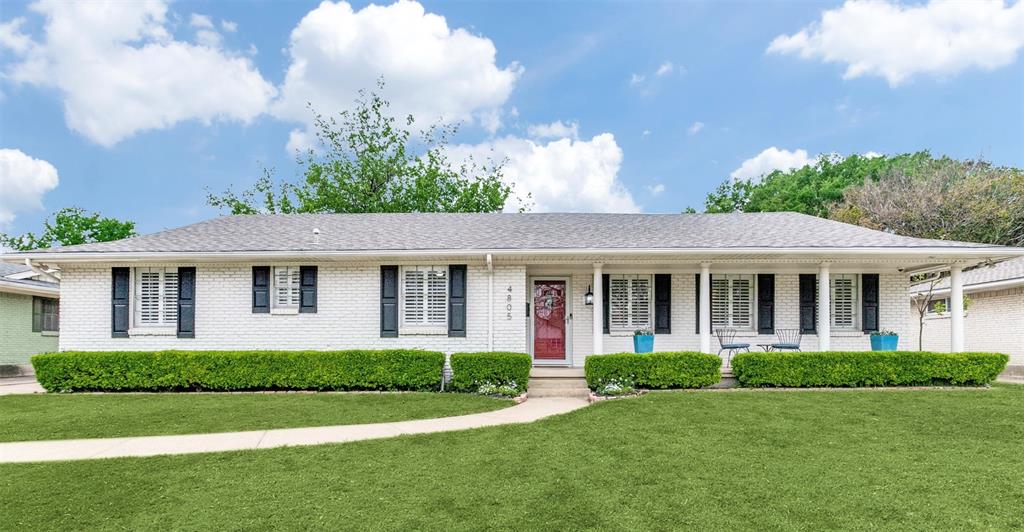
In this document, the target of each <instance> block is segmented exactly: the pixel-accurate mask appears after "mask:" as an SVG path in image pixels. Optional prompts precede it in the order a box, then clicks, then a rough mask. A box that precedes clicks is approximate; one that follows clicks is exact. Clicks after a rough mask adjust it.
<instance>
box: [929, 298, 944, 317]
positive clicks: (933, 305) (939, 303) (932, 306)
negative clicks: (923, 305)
mask: <svg viewBox="0 0 1024 532" xmlns="http://www.w3.org/2000/svg"><path fill="white" fill-rule="evenodd" d="M946 312H949V298H948V297H940V298H936V299H933V300H931V301H929V302H928V314H945V313H946Z"/></svg>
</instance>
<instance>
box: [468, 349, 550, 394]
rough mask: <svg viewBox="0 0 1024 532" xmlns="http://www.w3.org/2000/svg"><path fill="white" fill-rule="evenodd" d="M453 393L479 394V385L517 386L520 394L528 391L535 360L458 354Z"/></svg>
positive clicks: (505, 355) (501, 354) (497, 354)
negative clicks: (513, 384)
mask: <svg viewBox="0 0 1024 532" xmlns="http://www.w3.org/2000/svg"><path fill="white" fill-rule="evenodd" d="M451 365H452V381H451V387H452V390H455V391H457V392H476V391H477V390H478V389H479V388H480V385H481V384H483V383H485V382H489V383H491V384H495V385H501V384H511V383H513V382H514V383H515V385H516V388H518V389H519V391H521V392H522V391H526V385H527V383H528V382H529V380H530V368H531V367H532V366H533V360H531V359H530V355H527V354H525V353H505V352H497V351H496V352H483V353H455V354H453V355H452V358H451Z"/></svg>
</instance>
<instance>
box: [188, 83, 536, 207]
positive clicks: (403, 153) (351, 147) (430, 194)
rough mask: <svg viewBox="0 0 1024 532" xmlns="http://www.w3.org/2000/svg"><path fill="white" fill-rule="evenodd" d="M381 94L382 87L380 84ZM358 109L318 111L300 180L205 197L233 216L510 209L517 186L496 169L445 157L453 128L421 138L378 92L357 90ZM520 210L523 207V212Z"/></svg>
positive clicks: (261, 182)
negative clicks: (316, 145) (312, 143)
mask: <svg viewBox="0 0 1024 532" xmlns="http://www.w3.org/2000/svg"><path fill="white" fill-rule="evenodd" d="M378 88H380V89H383V88H384V84H383V82H378ZM355 104H356V105H355V107H354V108H353V109H351V110H345V111H342V112H341V113H340V114H339V117H338V119H335V118H333V117H332V118H325V117H323V116H322V115H320V114H317V113H316V112H315V111H312V109H311V111H312V112H313V115H314V124H315V127H316V130H317V133H316V137H317V141H318V143H319V145H320V147H321V148H322V149H320V150H312V149H311V150H308V151H307V152H306V153H305V154H304V158H303V157H300V160H299V164H300V166H301V167H303V170H302V174H303V177H302V179H300V180H299V181H298V182H295V183H292V182H282V183H280V184H276V185H275V183H274V179H273V172H272V171H270V170H266V169H265V170H264V173H263V176H262V177H260V178H259V179H258V180H257V182H256V184H255V186H254V187H253V188H252V189H249V190H246V191H243V192H242V193H241V194H235V193H234V192H232V191H231V190H230V189H228V190H227V191H226V192H224V194H221V195H215V194H212V193H209V191H208V192H207V201H208V203H209V204H210V205H213V206H215V207H218V208H221V209H226V210H228V211H230V212H231V213H232V214H255V213H260V212H271V213H274V212H281V213H361V212H494V211H500V210H502V209H503V208H504V207H505V202H506V200H508V198H509V196H510V195H511V194H512V191H513V190H512V186H511V185H508V184H506V183H505V182H504V181H503V180H502V173H501V172H502V167H503V165H504V162H502V163H499V164H493V163H490V164H484V165H477V164H476V163H475V162H474V161H472V160H469V161H467V162H466V163H464V164H461V165H459V166H455V165H453V164H452V163H451V162H450V161H449V160H448V159H447V157H446V155H445V153H446V149H447V147H448V144H449V140H450V139H451V138H452V136H453V135H454V134H455V133H456V129H457V128H456V126H448V125H442V124H440V123H438V124H435V125H433V126H431V127H430V128H428V129H427V130H426V131H423V132H421V133H420V134H419V135H418V136H417V135H413V133H412V131H410V128H411V127H412V126H413V124H414V123H415V120H414V119H413V117H412V116H408V117H407V118H406V119H405V120H404V123H399V122H398V121H397V120H396V119H395V118H394V117H393V116H391V114H390V113H389V112H388V107H389V103H388V102H387V101H386V100H384V99H383V98H382V97H381V96H380V95H379V94H377V93H375V92H371V93H369V94H367V93H366V92H365V91H360V93H359V97H358V98H357V99H356V102H355ZM521 210H522V209H521Z"/></svg>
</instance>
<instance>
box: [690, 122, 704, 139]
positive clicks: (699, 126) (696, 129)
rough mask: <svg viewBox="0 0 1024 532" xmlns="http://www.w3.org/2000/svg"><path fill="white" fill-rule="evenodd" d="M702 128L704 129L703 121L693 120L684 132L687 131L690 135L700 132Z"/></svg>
mask: <svg viewBox="0 0 1024 532" xmlns="http://www.w3.org/2000/svg"><path fill="white" fill-rule="evenodd" d="M702 129H704V122H699V121H698V122H694V123H693V125H691V126H690V127H689V128H688V129H687V130H686V132H687V133H689V134H690V135H691V136H692V135H696V134H697V133H700V130H702Z"/></svg>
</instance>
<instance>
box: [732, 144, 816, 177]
mask: <svg viewBox="0 0 1024 532" xmlns="http://www.w3.org/2000/svg"><path fill="white" fill-rule="evenodd" d="M813 162H814V159H812V158H810V157H808V156H807V150H795V151H789V150H780V149H778V148H776V147H775V146H772V147H770V148H767V149H765V150H764V151H762V152H761V153H759V154H757V155H755V156H754V157H751V158H750V159H747V160H746V161H743V164H741V165H740V167H739V168H737V169H735V170H733V171H732V173H731V174H729V176H730V177H732V178H733V179H734V180H744V179H760V178H761V177H763V176H764V175H766V174H769V173H771V172H773V171H775V170H783V171H785V170H792V169H793V168H802V167H804V166H806V165H808V164H812V163H813Z"/></svg>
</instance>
